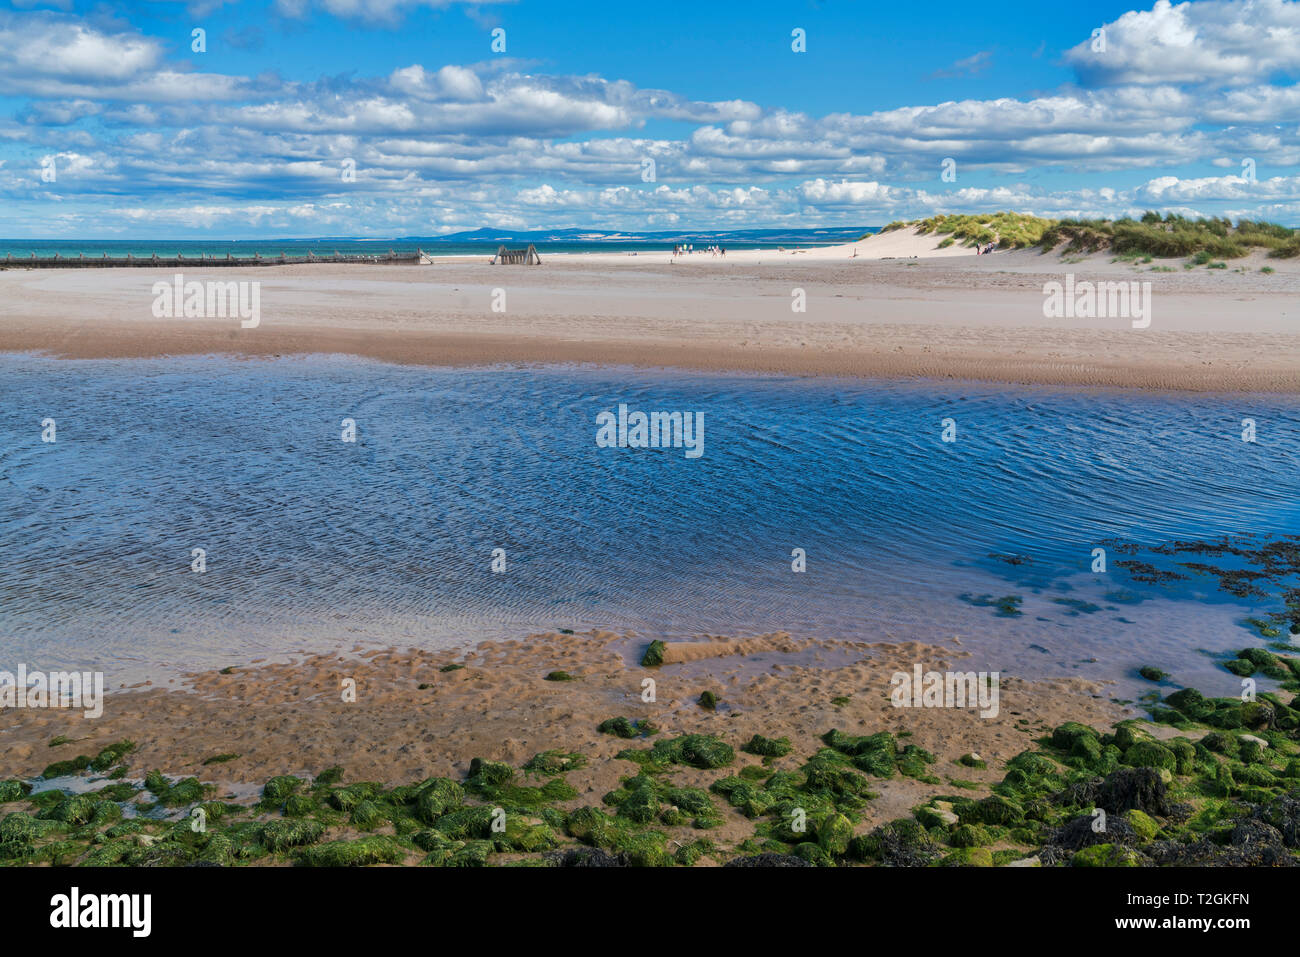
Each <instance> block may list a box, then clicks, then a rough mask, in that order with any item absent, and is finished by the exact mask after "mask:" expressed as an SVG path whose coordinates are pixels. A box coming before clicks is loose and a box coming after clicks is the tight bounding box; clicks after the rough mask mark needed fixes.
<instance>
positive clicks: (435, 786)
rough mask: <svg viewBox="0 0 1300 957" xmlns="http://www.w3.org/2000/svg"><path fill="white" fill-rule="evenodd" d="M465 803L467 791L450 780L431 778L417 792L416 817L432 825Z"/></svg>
mask: <svg viewBox="0 0 1300 957" xmlns="http://www.w3.org/2000/svg"><path fill="white" fill-rule="evenodd" d="M464 801H465V789H464V788H462V787H461V786H460V785H459V784H458V783H456V782H455V781H453V780H451V779H450V778H429V779H428V780H427V781H424V782H422V783H421V784H420V785H419V787H418V788H417V790H416V796H415V816H416V817H417V818H419V819H420V820H421V821H423V822H424V823H426V824H432V823H433V822H434V821H436V820H438V818H440V817H442V815H444V814H446V813H448V812H449V811H454V810H456V809H457V808H459V807H460V806H461V804H463V803H464Z"/></svg>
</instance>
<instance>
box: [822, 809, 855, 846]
mask: <svg viewBox="0 0 1300 957" xmlns="http://www.w3.org/2000/svg"><path fill="white" fill-rule="evenodd" d="M815 833H816V837H817V843H818V844H820V845H821V846H822V849H823V850H825V851H826V853H828V854H833V855H835V856H839V855H841V854H844V853H845V852H846V851H848V849H849V841H851V840H852V839H853V822H852V821H850V820H849V819H848V818H847V817H845V816H844V815H843V814H827V815H826V816H825V817H823V818H822V819H821V820H820V821H818V822H817V826H816V831H815Z"/></svg>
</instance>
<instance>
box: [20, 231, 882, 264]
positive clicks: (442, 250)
mask: <svg viewBox="0 0 1300 957" xmlns="http://www.w3.org/2000/svg"><path fill="white" fill-rule="evenodd" d="M863 232H865V230H863V229H821V230H806V231H795V232H792V233H785V234H779V235H774V236H772V237H771V238H768V237H763V238H754V237H755V236H756V235H757V234H752V233H751V234H743V235H742V236H740V237H738V236H732V235H727V234H718V235H716V236H713V237H710V236H708V235H706V234H702V235H700V236H690V237H689V238H686V239H683V240H681V241H684V242H691V243H694V245H695V248H696V249H700V250H703V249H704V248H705V247H706V246H708V245H710V244H714V243H716V244H719V245H722V246H725V247H726V248H728V249H759V248H762V249H773V248H775V247H777V246H785V247H786V248H787V249H791V248H801V247H809V246H825V245H828V244H832V243H841V242H850V241H852V240H854V239H857V238H859V237H861V235H862V234H863ZM677 241H678V240H676V239H672V238H663V239H660V238H651V239H646V238H636V239H573V238H567V237H565V238H558V239H548V238H545V237H542V236H534V237H529V236H524V237H520V238H515V237H505V238H502V239H479V238H476V239H472V240H457V239H450V240H449V239H439V238H436V237H432V238H425V237H421V238H413V239H375V240H369V239H367V240H356V239H258V240H238V241H235V240H231V241H223V240H216V241H213V240H175V239H158V240H117V239H58V240H44V239H42V240H37V239H0V260H3V259H4V258H5V257H6V256H13V257H14V258H15V259H27V258H30V257H31V255H32V254H33V253H35V254H36V256H37V258H44V257H52V256H54V255H55V254H58V255H61V256H63V257H65V258H71V259H76V258H77V257H78V256H83V255H84V256H86V257H87V258H100V257H102V256H103V255H104V254H105V253H107V254H108V256H109V258H125V257H126V256H127V255H128V254H130V255H132V256H135V257H137V258H138V257H146V258H147V257H149V256H151V255H153V254H154V253H157V254H158V256H159V257H160V258H168V257H174V256H176V255H177V254H180V255H182V256H186V257H191V256H192V257H194V258H195V259H197V258H199V257H200V256H215V257H218V258H222V259H224V258H225V257H226V256H227V255H230V256H232V257H234V258H236V259H242V258H248V259H251V258H252V257H253V256H254V255H256V254H259V253H260V254H261V255H262V256H263V257H271V256H279V255H280V254H281V253H284V254H286V255H288V256H291V257H292V256H306V255H307V253H308V252H312V253H314V254H316V255H318V256H328V255H331V254H332V253H335V252H338V253H344V254H361V255H382V254H384V253H387V252H389V251H390V250H392V251H394V252H398V253H413V252H415V251H416V250H417V249H423V250H424V251H425V252H427V253H430V254H431V255H434V256H476V255H482V256H492V255H494V254H495V253H496V251H497V249H498V247H499V246H501V245H502V244H505V245H508V246H510V247H512V248H514V247H522V246H526V245H528V244H529V243H533V244H535V245H536V246H537V249H538V252H540V253H541V254H542V255H545V254H546V253H548V252H549V253H589V252H653V251H660V250H670V249H672V248H673V245H674V244H675V242H677Z"/></svg>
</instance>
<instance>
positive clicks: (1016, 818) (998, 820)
mask: <svg viewBox="0 0 1300 957" xmlns="http://www.w3.org/2000/svg"><path fill="white" fill-rule="evenodd" d="M976 807H977V809H978V810H977V811H976V814H977V816H978V819H979V820H980V821H982V822H983V823H985V824H997V825H1000V826H1003V827H1014V826H1015V825H1017V824H1019V823H1020V822H1021V821H1023V820H1024V818H1025V811H1024V808H1022V807H1021V806H1020V805H1019V804H1017V803H1016V802H1014V801H1010V800H1008V799H1006V798H1004V797H1002V796H1000V795H997V794H994V795H992V796H990V797H986V798H984V799H983V800H982V801H979V802H978V803H977V804H976Z"/></svg>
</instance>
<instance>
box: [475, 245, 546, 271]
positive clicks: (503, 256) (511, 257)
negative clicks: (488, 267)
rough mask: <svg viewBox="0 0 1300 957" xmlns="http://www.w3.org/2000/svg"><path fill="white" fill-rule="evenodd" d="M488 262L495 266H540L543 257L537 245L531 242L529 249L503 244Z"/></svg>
mask: <svg viewBox="0 0 1300 957" xmlns="http://www.w3.org/2000/svg"><path fill="white" fill-rule="evenodd" d="M488 262H489V263H491V264H492V265H493V266H540V265H541V263H542V257H541V256H539V255H537V247H536V246H534V245H533V244H532V243H529V244H528V248H527V249H507V248H506V247H505V246H501V247H500V248H498V249H497V254H496V255H495V256H493V257H492V258H491V259H490V260H488Z"/></svg>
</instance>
